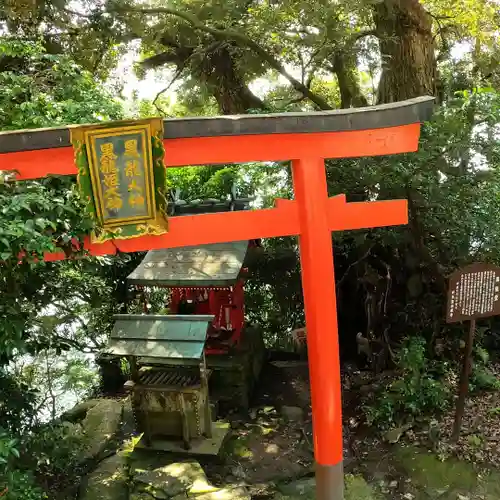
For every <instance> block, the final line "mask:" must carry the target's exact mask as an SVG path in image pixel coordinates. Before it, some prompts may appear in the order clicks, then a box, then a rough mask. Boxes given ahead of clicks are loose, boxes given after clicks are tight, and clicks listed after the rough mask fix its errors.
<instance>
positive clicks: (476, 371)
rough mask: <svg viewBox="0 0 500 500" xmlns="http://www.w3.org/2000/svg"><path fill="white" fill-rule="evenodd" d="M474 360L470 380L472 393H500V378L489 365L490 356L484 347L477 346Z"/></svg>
mask: <svg viewBox="0 0 500 500" xmlns="http://www.w3.org/2000/svg"><path fill="white" fill-rule="evenodd" d="M474 355H475V356H474V358H475V361H474V363H473V368H472V373H471V376H470V380H469V388H470V390H471V391H491V390H494V391H498V390H500V378H499V377H498V375H497V374H495V373H494V372H493V371H492V370H491V368H489V366H488V364H489V362H490V355H489V353H488V351H487V350H486V349H484V348H483V347H481V346H480V345H479V346H476V347H475V349H474Z"/></svg>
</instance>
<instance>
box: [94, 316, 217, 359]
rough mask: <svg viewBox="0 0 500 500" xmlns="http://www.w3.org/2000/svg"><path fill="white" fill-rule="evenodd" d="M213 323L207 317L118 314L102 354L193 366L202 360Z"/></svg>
mask: <svg viewBox="0 0 500 500" xmlns="http://www.w3.org/2000/svg"><path fill="white" fill-rule="evenodd" d="M213 319H214V317H213V316H211V315H189V316H176V315H153V314H151V315H148V314H118V315H116V316H115V320H116V322H115V325H114V327H113V331H112V332H111V335H110V338H109V341H108V344H107V346H106V347H105V349H104V352H105V353H107V354H114V355H116V356H137V357H139V356H145V357H147V358H148V359H150V358H161V359H163V360H172V361H173V362H175V361H177V362H179V361H182V362H189V361H194V362H197V361H199V360H200V359H201V357H202V356H203V349H204V347H205V341H206V337H207V330H208V326H209V324H210V322H211V321H212V320H213Z"/></svg>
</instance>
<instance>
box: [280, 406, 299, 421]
mask: <svg viewBox="0 0 500 500" xmlns="http://www.w3.org/2000/svg"><path fill="white" fill-rule="evenodd" d="M281 414H282V415H283V417H285V418H286V419H287V420H288V421H289V422H300V421H302V420H303V418H304V410H303V409H302V408H299V407H298V406H282V407H281Z"/></svg>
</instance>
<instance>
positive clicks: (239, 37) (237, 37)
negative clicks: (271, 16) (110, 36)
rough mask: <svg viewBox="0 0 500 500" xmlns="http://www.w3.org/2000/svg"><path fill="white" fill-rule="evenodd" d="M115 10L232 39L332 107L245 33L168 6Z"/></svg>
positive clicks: (326, 107) (312, 97) (324, 107)
mask: <svg viewBox="0 0 500 500" xmlns="http://www.w3.org/2000/svg"><path fill="white" fill-rule="evenodd" d="M114 10H115V12H131V13H136V14H144V15H155V14H168V15H172V16H176V17H178V18H180V19H183V20H184V21H186V22H187V23H189V24H190V25H191V26H192V27H193V28H195V29H197V30H200V31H204V32H205V33H209V34H211V35H213V36H214V37H215V38H217V39H219V40H220V39H223V40H233V41H235V42H237V43H239V44H241V45H243V46H245V47H247V48H249V49H251V50H253V51H254V52H255V53H256V54H257V55H259V56H260V57H261V58H262V59H263V60H264V61H265V62H267V63H268V64H269V66H271V68H273V69H274V70H276V71H277V72H278V73H280V74H281V75H282V76H284V77H285V78H286V79H287V80H288V81H289V82H290V84H291V85H292V87H293V88H294V89H295V90H296V91H297V92H300V93H301V94H303V95H305V96H306V97H307V98H308V99H310V100H311V101H312V102H313V103H314V104H316V106H318V108H320V109H322V110H329V109H333V108H332V107H331V106H330V105H329V104H328V102H327V101H326V100H325V99H323V98H322V97H321V96H319V95H317V94H316V93H314V92H312V91H311V90H310V89H308V88H307V87H306V86H305V85H304V84H303V83H301V82H300V81H299V80H297V79H296V78H294V77H293V76H292V75H291V74H290V73H288V71H287V70H286V68H285V67H284V66H283V64H281V62H280V61H278V60H277V59H276V58H275V57H274V56H273V55H272V54H270V53H269V52H268V51H267V50H266V49H264V47H262V46H261V45H259V44H258V43H257V42H255V41H254V40H252V39H251V38H250V37H248V36H247V35H245V34H243V33H241V32H238V31H233V30H221V29H217V28H211V27H210V26H206V25H205V24H203V23H202V22H201V21H200V20H199V19H198V18H197V17H196V16H193V15H192V14H188V13H186V12H180V11H178V10H176V9H172V8H170V7H158V8H151V9H139V8H131V7H127V8H122V7H115V8H114Z"/></svg>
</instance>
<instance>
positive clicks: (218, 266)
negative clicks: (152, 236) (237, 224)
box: [127, 241, 248, 287]
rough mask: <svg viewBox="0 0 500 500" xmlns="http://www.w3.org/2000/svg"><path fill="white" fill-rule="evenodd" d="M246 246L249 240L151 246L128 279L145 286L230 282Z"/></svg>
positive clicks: (240, 266) (238, 273)
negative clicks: (153, 248) (167, 247)
mask: <svg viewBox="0 0 500 500" xmlns="http://www.w3.org/2000/svg"><path fill="white" fill-rule="evenodd" d="M247 250H248V241H236V242H231V243H215V244H213V245H202V246H196V247H181V248H169V249H162V250H151V251H149V252H148V253H147V254H146V257H145V258H144V260H143V261H142V262H141V263H140V264H139V266H138V267H137V268H136V269H135V270H134V271H133V272H132V273H131V274H130V275H129V276H128V277H127V281H128V282H129V283H130V284H131V285H142V286H185V287H196V286H231V285H233V284H234V283H235V282H236V281H237V280H238V278H239V276H240V272H241V268H242V267H243V262H244V260H245V256H246V253H247Z"/></svg>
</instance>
